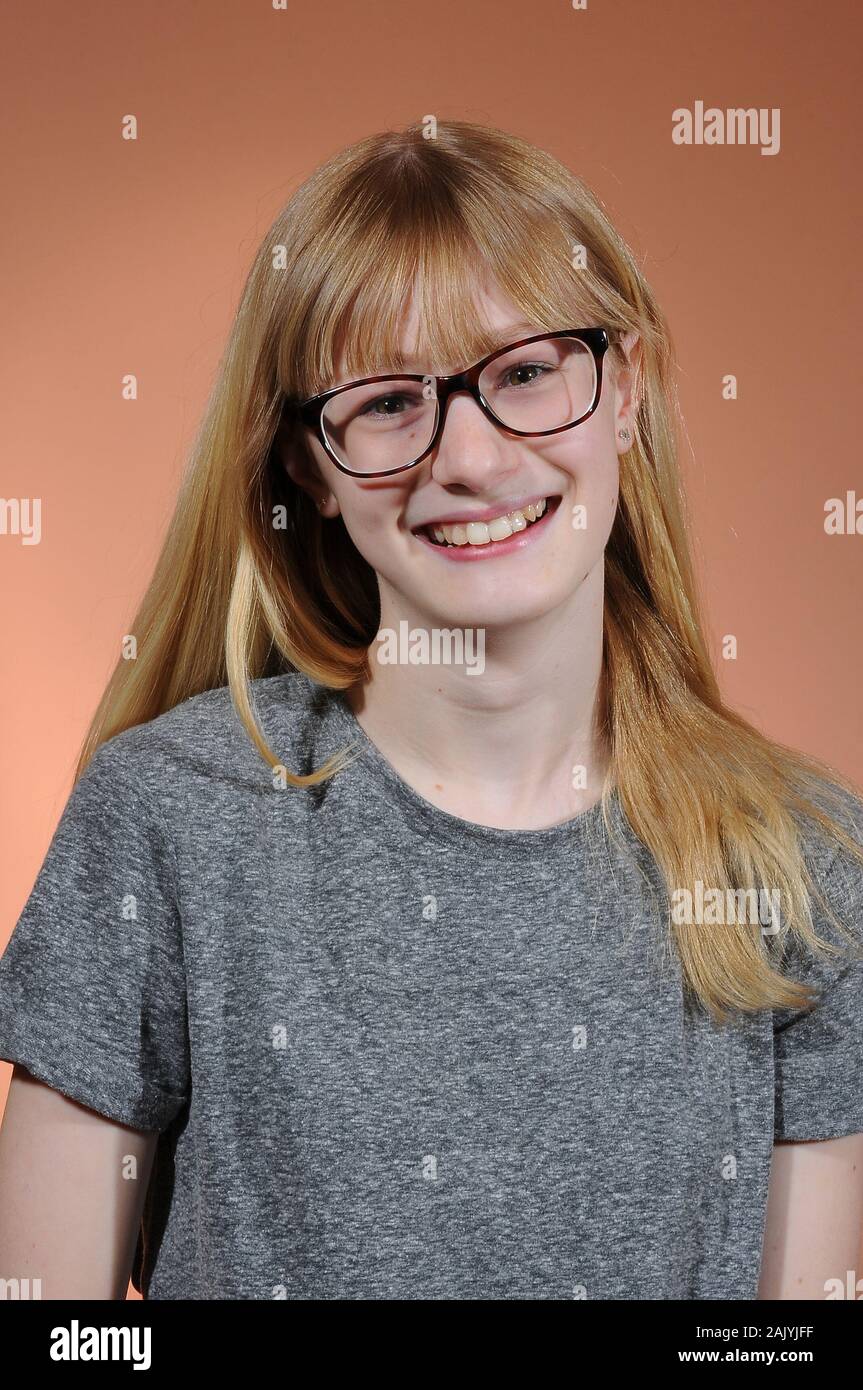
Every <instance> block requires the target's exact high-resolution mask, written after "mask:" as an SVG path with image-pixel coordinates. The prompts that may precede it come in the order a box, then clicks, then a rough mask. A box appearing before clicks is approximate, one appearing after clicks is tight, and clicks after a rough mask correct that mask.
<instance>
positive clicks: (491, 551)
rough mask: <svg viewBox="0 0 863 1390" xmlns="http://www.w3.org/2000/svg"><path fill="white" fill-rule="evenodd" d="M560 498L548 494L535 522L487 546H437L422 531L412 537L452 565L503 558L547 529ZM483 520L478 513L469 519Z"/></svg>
mask: <svg viewBox="0 0 863 1390" xmlns="http://www.w3.org/2000/svg"><path fill="white" fill-rule="evenodd" d="M532 500H535V501H537V502H541V501H542V497H537V498H535V499H532ZM561 500H562V499H561V498H560V497H549V500H548V506H547V507H546V509H545V511H544V512H543V514H542V516H541V517H540V518H539V520H538V521H533V522H531V524H530V525H529V526H528V527H527V528H526V529H525V530H524V531H514V532H513V534H512V535H511V536H507V537H506V539H505V540H502V541H489V543H488V545H437V544H436V543H435V542H434V541H433V540H430V539H429V537H428V536H426V535H425V534H424V532H423V531H415V532H414V533H413V535H414V539H415V540H418V541H419V542H420V543H421V544H422V545H425V546H428V548H429V550H433V551H434V552H435V554H436V555H440V556H441V557H442V559H444V560H452V561H453V562H454V563H456V564H464V563H465V562H467V563H469V564H470V563H473V562H474V561H477V560H493V559H494V558H495V557H496V556H500V557H501V558H503V556H505V555H511V554H513V553H514V552H515V551H516V550H524V548H525V547H526V546H529V545H532V544H533V542H534V541H535V540H537V539H538V538H539V536H541V535H542V534H543V532H544V531H546V530H547V529H548V523H549V522H550V520H551V518H552V517H553V516H554V515H555V513H556V512H557V510H558V508H559V506H560V503H561ZM523 505H525V506H526V505H527V503H524V504H523ZM509 510H510V511H513V510H515V508H512V507H511V508H510V509H509ZM500 515H501V513H500V512H491V513H489V517H490V518H493V517H496V516H500ZM485 519H486V518H485V516H484V515H483V514H482V513H477V514H475V515H474V516H473V517H471V518H470V520H472V521H483V520H485ZM443 524H444V525H445V526H446V525H449V524H450V523H449V522H444V523H443ZM451 524H452V525H455V524H456V523H455V522H453V523H451ZM462 524H464V523H462ZM535 533H536V534H535Z"/></svg>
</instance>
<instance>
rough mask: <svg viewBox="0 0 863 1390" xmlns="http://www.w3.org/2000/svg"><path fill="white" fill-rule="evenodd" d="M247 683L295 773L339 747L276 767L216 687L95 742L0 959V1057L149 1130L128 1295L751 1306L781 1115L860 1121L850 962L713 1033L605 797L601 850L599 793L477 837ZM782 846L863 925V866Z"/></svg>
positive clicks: (271, 692) (296, 697) (315, 702)
mask: <svg viewBox="0 0 863 1390" xmlns="http://www.w3.org/2000/svg"><path fill="white" fill-rule="evenodd" d="M253 693H254V699H255V703H256V708H257V711H258V714H259V717H260V719H261V721H262V723H263V726H264V728H265V730H266V732H267V734H268V736H269V738H270V741H271V744H272V746H273V747H274V749H275V750H276V751H278V752H279V754H280V756H282V757H283V758H284V761H285V763H286V765H288V766H290V767H293V768H300V769H301V770H303V771H309V770H311V769H312V767H314V766H318V765H319V764H320V763H321V762H322V761H323V759H324V757H325V756H326V755H327V754H329V753H331V752H333V751H334V750H336V749H337V748H340V747H342V746H344V744H345V743H346V742H347V741H348V740H349V739H351V738H354V739H357V740H359V743H360V746H361V747H362V749H363V756H362V758H361V759H360V760H359V761H358V762H356V763H355V764H354V765H353V766H352V767H351V768H350V769H349V770H348V771H347V772H345V773H342V774H339V775H338V776H337V778H336V779H335V781H331V782H329V783H327V784H325V785H324V787H323V788H321V789H318V790H311V791H305V790H294V789H291V788H290V787H289V788H287V789H281V788H278V787H274V786H273V782H272V777H271V774H270V771H269V769H268V768H267V767H266V765H265V764H264V762H263V760H262V759H260V757H259V755H258V754H257V752H256V751H255V750H254V748H253V747H252V745H251V744H250V743H249V741H248V739H247V737H246V735H245V732H244V731H243V729H242V726H241V724H240V723H239V720H238V719H237V717H236V715H235V713H234V710H233V708H232V705H231V701H230V698H229V694H228V691H227V690H217V691H210V692H207V693H205V694H203V695H199V696H196V697H194V698H192V699H190V700H187V701H186V702H185V703H184V704H182V705H180V706H179V707H178V708H176V709H174V710H172V711H170V712H169V713H168V714H166V715H163V716H162V717H161V718H159V719H156V720H154V721H152V722H151V723H149V724H144V725H139V726H138V727H137V728H135V729H131V730H128V731H126V732H125V733H123V734H120V735H118V736H117V737H115V738H113V739H111V740H110V741H109V742H108V743H107V744H105V745H103V746H102V747H101V748H100V749H99V751H98V753H97V755H96V757H95V759H94V761H93V762H92V763H91V764H90V766H89V767H88V769H87V772H86V774H85V776H84V778H83V779H82V780H81V781H80V782H79V784H78V785H77V786H76V787H75V789H74V791H73V793H72V795H71V797H70V799H69V802H68V803H67V806H66V808H65V811H64V813H63V816H62V819H61V821H60V824H59V826H58V828H57V831H56V833H55V836H54V838H53V840H52V843H51V846H50V849H49V851H48V854H47V857H46V859H45V862H44V865H43V867H42V869H41V872H40V874H39V877H38V879H37V882H36V885H35V887H34V889H33V892H32V894H31V896H30V898H29V900H28V901H27V904H26V906H25V909H24V912H23V914H22V916H21V918H20V920H19V922H18V925H17V928H16V930H15V932H14V934H13V936H12V939H11V942H10V945H9V947H8V949H7V951H6V953H5V955H4V956H3V959H2V962H0V1056H2V1057H3V1058H5V1059H7V1060H10V1061H11V1060H14V1061H20V1062H22V1063H23V1064H24V1065H26V1066H27V1067H29V1068H30V1070H31V1071H32V1072H34V1073H35V1074H36V1076H38V1077H41V1078H42V1079H44V1080H46V1081H48V1082H49V1083H50V1084H51V1085H52V1086H54V1087H56V1088H57V1089H58V1090H60V1091H62V1092H64V1093H66V1094H68V1095H70V1096H73V1097H75V1098H76V1099H77V1100H79V1101H82V1102H83V1103H84V1104H85V1105H88V1106H90V1107H92V1108H93V1109H95V1110H97V1111H99V1112H101V1113H103V1114H105V1115H109V1116H112V1117H114V1118H115V1119H117V1120H121V1121H124V1122H125V1123H127V1124H130V1125H134V1126H136V1127H139V1128H152V1129H158V1130H160V1131H161V1135H160V1139H159V1147H158V1154H157V1163H156V1168H155V1170H154V1176H153V1179H152V1181H151V1183H150V1188H149V1192H148V1201H147V1208H146V1213H145V1218H144V1223H143V1226H142V1239H141V1241H139V1246H138V1251H137V1257H136V1283H138V1284H139V1287H143V1291H144V1292H145V1294H146V1295H147V1296H148V1297H150V1298H152V1299H177V1298H195V1299H205V1298H242V1299H272V1298H279V1297H287V1298H298V1299H317V1298H324V1299H326V1298H337V1297H344V1298H357V1299H381V1298H408V1299H439V1298H458V1299H474V1298H505V1299H527V1298H565V1299H569V1298H582V1297H586V1298H589V1299H603V1298H608V1299H623V1298H637V1299H671V1298H682V1299H744V1298H751V1297H754V1296H755V1293H756V1289H757V1283H758V1271H759V1262H760V1247H761V1240H762V1234H763V1225H764V1216H765V1203H766V1197H767V1184H768V1176H769V1168H770V1160H771V1149H772V1144H773V1140H774V1132H775V1133H776V1135H777V1136H778V1137H788V1138H811V1139H817V1138H829V1137H834V1136H837V1135H843V1134H849V1133H855V1132H858V1131H863V1078H861V1055H863V989H861V984H863V967H861V965H860V963H859V962H854V963H848V962H847V961H841V960H840V961H839V962H838V963H834V961H832V960H831V961H829V962H828V963H827V965H826V966H825V965H823V964H819V965H817V966H816V965H815V964H814V962H811V961H809V960H807V959H805V958H803V957H801V958H800V963H799V969H798V976H800V977H802V976H804V975H805V977H806V978H808V979H811V980H814V981H815V982H818V983H820V984H821V985H823V986H824V987H825V990H824V994H823V996H822V1001H821V1003H820V1004H819V1005H818V1007H817V1008H816V1009H815V1010H814V1011H813V1012H810V1014H809V1015H808V1016H799V1015H793V1014H790V1013H785V1014H781V1015H780V1014H775V1015H771V1014H770V1013H762V1014H760V1015H757V1016H755V1017H751V1016H750V1017H748V1018H747V1017H740V1018H737V1019H735V1021H734V1023H733V1024H731V1025H729V1026H727V1027H725V1028H722V1029H720V1028H718V1027H717V1026H716V1025H714V1024H713V1023H712V1022H711V1021H710V1020H709V1019H708V1018H707V1017H706V1016H705V1015H704V1014H702V1013H699V1012H697V1011H693V1010H691V1009H686V1008H684V1004H683V1000H682V995H681V988H680V974H679V968H678V966H677V963H676V957H675V955H674V953H673V952H672V951H668V950H665V949H664V948H663V942H664V941H665V937H664V935H663V930H662V929H661V928H660V926H659V918H658V913H657V912H656V910H655V909H656V902H655V901H654V900H653V899H652V896H651V893H652V889H653V890H655V891H656V892H657V893H661V879H660V877H659V873H658V869H657V868H656V865H655V864H654V862H653V860H652V858H651V856H650V855H649V854H648V853H647V851H646V849H645V847H644V846H643V845H642V844H641V843H640V842H639V841H638V840H637V839H636V837H635V835H634V834H633V832H632V829H631V827H630V826H629V824H628V822H627V821H626V819H625V817H624V816H623V813H622V810H621V807H620V804H619V802H618V801H617V800H616V799H615V801H614V804H613V817H612V822H613V824H612V829H613V832H614V833H613V835H612V836H611V837H609V836H608V833H607V831H606V829H605V827H604V825H603V821H602V816H601V812H600V809H599V808H594V809H593V810H591V811H588V812H586V813H585V814H583V815H581V816H578V817H576V818H575V819H574V820H572V821H570V822H568V823H567V824H565V825H560V826H555V827H552V828H551V829H547V830H538V831H508V830H498V829H492V828H488V827H482V826H477V825H473V824H471V823H469V822H466V821H463V820H460V819H459V818H457V817H454V816H451V815H449V814H447V813H446V812H443V811H440V810H438V809H437V808H435V807H434V806H432V805H430V804H429V803H428V802H426V801H425V800H424V799H423V798H422V797H420V796H419V795H418V794H417V793H415V792H414V791H413V790H412V789H411V788H410V787H409V786H407V784H406V783H404V782H403V781H402V780H401V778H400V777H399V776H398V775H397V774H396V773H395V772H394V770H393V769H392V768H391V767H390V765H389V764H388V763H387V762H386V760H385V759H384V758H383V756H382V755H381V754H380V753H379V752H378V751H377V749H376V748H375V747H374V745H373V744H372V743H371V742H370V741H369V740H368V738H367V737H366V735H365V734H364V733H363V731H362V729H361V728H360V726H359V725H358V724H357V723H356V720H355V719H354V717H353V715H352V714H351V712H350V709H349V708H348V707H347V705H346V704H345V703H344V702H343V700H342V699H341V697H339V696H333V695H332V694H330V693H329V692H327V691H324V690H323V689H322V688H321V687H320V686H316V685H315V684H313V683H312V682H311V681H309V680H307V679H306V677H304V676H299V675H285V676H279V677H274V678H271V679H266V680H259V681H256V682H255V683H254V685H253ZM846 806H847V813H848V823H849V825H852V826H853V827H855V832H856V834H857V835H858V836H859V837H863V803H861V802H860V801H857V800H856V799H854V800H849V801H848V802H847V803H846ZM807 843H809V844H810V846H811V851H812V855H813V859H812V862H813V863H814V865H815V867H816V868H817V869H819V870H820V872H821V873H822V874H823V875H825V883H826V884H827V886H828V889H829V892H830V895H831V898H832V899H833V901H835V903H836V906H837V908H839V909H840V910H841V911H842V912H847V913H849V915H850V916H851V917H852V920H853V921H854V922H855V923H856V924H857V925H858V926H859V924H860V923H861V921H863V875H861V873H860V871H859V869H858V868H857V867H856V866H855V865H854V863H853V860H851V859H850V858H847V857H846V856H845V854H844V851H843V853H842V854H840V855H836V854H835V853H834V852H833V851H832V850H827V849H826V848H825V847H824V846H823V845H820V844H819V842H818V841H817V840H815V839H811V841H807ZM817 920H818V923H819V927H820V930H821V932H822V933H823V934H826V935H828V936H832V934H833V929H832V928H831V927H830V926H829V924H828V923H826V921H825V919H824V918H823V916H821V915H820V914H819V916H818V918H817ZM702 929H704V928H702ZM714 929H715V930H722V928H714ZM861 936H863V933H861ZM774 1098H775V1109H774ZM7 1273H8V1272H7V1271H4V1270H0V1275H4V1274H7Z"/></svg>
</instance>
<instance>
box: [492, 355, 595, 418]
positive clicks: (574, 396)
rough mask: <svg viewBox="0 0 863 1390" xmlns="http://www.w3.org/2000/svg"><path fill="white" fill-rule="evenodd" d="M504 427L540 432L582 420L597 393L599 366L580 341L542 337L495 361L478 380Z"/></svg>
mask: <svg viewBox="0 0 863 1390" xmlns="http://www.w3.org/2000/svg"><path fill="white" fill-rule="evenodd" d="M479 387H480V390H481V391H482V394H483V399H484V400H485V401H486V402H487V403H488V405H489V406H490V407H491V409H492V411H493V412H494V414H495V415H496V416H497V418H498V420H499V421H500V422H501V424H502V425H506V426H508V427H509V428H510V429H513V430H525V431H527V432H533V431H535V432H536V433H538V434H539V433H541V432H542V431H543V430H554V429H559V428H560V427H561V426H562V425H571V424H574V422H575V421H576V420H580V419H582V417H583V416H585V415H586V414H587V413H588V411H589V410H590V408H591V406H592V405H593V398H594V395H595V393H596V362H595V361H594V357H593V353H592V352H591V351H590V348H589V347H587V345H586V344H585V343H583V342H582V341H581V339H580V338H543V339H542V340H541V341H539V342H536V343H527V344H526V345H525V346H524V347H519V348H513V350H512V351H511V352H507V353H504V355H503V356H502V357H496V358H495V360H494V361H493V362H490V363H489V365H488V366H487V367H486V368H485V369H484V371H483V372H482V375H481V376H480V379H479Z"/></svg>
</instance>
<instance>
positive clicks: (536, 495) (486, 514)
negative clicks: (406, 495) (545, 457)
mask: <svg viewBox="0 0 863 1390" xmlns="http://www.w3.org/2000/svg"><path fill="white" fill-rule="evenodd" d="M550 496H551V494H549V493H547V492H533V493H531V494H530V496H529V497H520V498H514V499H512V500H510V501H505V500H504V499H503V498H502V499H501V501H500V502H497V503H494V504H493V505H492V506H490V507H483V508H482V509H481V510H480V511H478V512H475V511H470V512H447V514H446V516H436V517H433V518H432V519H431V520H429V521H421V522H420V524H419V526H413V527H411V530H412V531H413V534H414V535H417V533H418V532H419V531H424V530H425V528H426V527H427V526H466V525H467V523H468V522H469V521H494V519H495V517H496V516H506V515H507V513H508V512H520V511H522V510H523V509H524V508H525V507H529V506H530V505H531V504H532V503H534V502H542V501H544V499H545V498H546V497H550Z"/></svg>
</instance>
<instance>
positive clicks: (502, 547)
mask: <svg viewBox="0 0 863 1390" xmlns="http://www.w3.org/2000/svg"><path fill="white" fill-rule="evenodd" d="M480 302H481V305H482V310H483V312H484V313H485V315H486V317H487V319H488V322H489V323H490V324H491V325H492V326H493V327H494V328H496V329H502V328H503V327H504V326H505V325H507V324H514V323H519V322H521V321H522V319H523V315H522V314H521V313H520V312H519V311H518V309H517V308H516V306H515V305H513V304H512V303H510V302H509V301H508V300H507V299H506V298H503V297H501V296H500V295H499V294H498V293H497V292H496V291H495V289H494V288H493V287H489V288H488V289H487V290H486V291H485V293H484V294H483V295H482V298H481V301H480ZM583 326H584V327H589V326H591V325H588V324H585V325H583ZM539 332H542V328H541V327H531V326H530V325H528V326H526V327H524V328H523V329H521V330H519V329H516V330H515V331H513V332H512V333H511V334H510V335H509V337H508V340H509V341H515V340H517V339H519V338H523V337H529V336H530V335H531V334H532V333H539ZM416 333H417V319H416V316H415V309H414V307H413V306H412V307H411V310H410V313H409V315H408V316H407V318H406V323H405V341H404V344H403V346H404V348H405V351H406V352H408V353H413V352H414V350H415V341H416ZM634 346H635V335H634V334H630V335H628V336H627V338H625V339H624V348H625V350H626V353H627V358H628V361H629V362H630V363H632V361H633V351H634ZM469 365H470V364H469V363H467V362H462V363H455V364H449V365H447V366H445V367H441V368H438V370H439V371H440V372H441V374H450V373H454V372H456V371H459V370H462V369H463V368H464V367H466V366H469ZM341 366H342V364H339V368H340V371H341ZM381 370H382V371H383V370H384V369H383V368H382V369H381ZM417 370H422V369H417ZM427 371H428V372H429V374H431V372H432V371H433V368H432V366H431V365H429V367H428V368H427ZM602 377H603V380H602V393H601V396H600V401H599V405H598V406H597V408H596V410H595V411H594V413H593V414H592V415H591V416H589V417H588V418H587V419H586V420H585V421H583V423H582V424H580V425H576V426H575V427H574V428H573V429H570V430H563V431H562V432H561V433H560V434H556V435H547V436H545V437H542V436H539V437H520V436H517V435H512V434H508V433H507V432H506V431H505V430H503V429H502V428H500V427H499V426H497V425H496V424H495V423H494V422H493V421H491V420H490V419H488V418H487V416H485V415H484V414H483V412H482V411H481V410H480V408H479V406H478V405H477V404H476V402H475V401H474V400H473V399H472V398H471V397H470V395H468V394H467V393H460V394H456V395H454V396H452V397H451V398H450V401H449V406H448V410H447V414H446V420H445V424H444V428H443V432H442V434H441V436H440V439H439V441H438V443H437V445H436V447H435V449H434V450H433V451H432V453H430V454H428V455H427V456H426V458H425V459H423V461H422V462H421V463H419V464H417V465H416V466H415V467H413V468H410V469H408V470H406V471H405V472H403V473H396V474H394V475H393V476H391V477H387V478H355V477H349V476H348V475H347V474H345V473H342V472H341V471H340V470H339V469H338V468H337V467H336V465H335V464H334V463H333V461H332V459H331V458H330V457H329V455H328V454H327V452H326V450H325V449H324V448H323V446H322V445H321V444H320V443H319V442H318V441H317V440H316V439H315V438H314V437H313V435H312V433H311V432H310V431H308V430H307V431H305V439H306V445H307V451H308V457H304V456H303V452H302V451H297V452H296V454H295V455H293V456H291V457H289V458H287V459H286V460H285V466H286V467H287V470H288V472H289V474H290V476H291V477H292V478H293V480H294V482H295V483H297V484H298V485H299V486H301V487H303V488H305V489H306V491H307V492H308V493H309V495H310V496H311V497H312V499H313V500H314V502H315V504H316V506H317V505H318V504H319V503H320V501H321V499H322V498H323V497H324V496H325V495H326V498H327V501H326V505H325V506H324V507H323V508H322V509H321V515H322V517H324V518H325V519H326V518H331V517H335V516H337V515H338V514H339V513H341V516H342V518H343V520H344V524H345V527H346V528H347V531H348V533H349V535H350V537H351V539H352V541H353V543H354V545H355V546H356V547H357V550H359V552H360V554H361V555H362V556H363V557H364V559H365V560H366V561H367V562H368V563H369V564H370V565H371V566H372V568H373V569H374V570H375V571H376V573H377V576H378V583H379V586H380V594H381V625H382V626H394V625H395V624H396V623H397V622H398V621H399V620H400V619H402V618H406V619H408V620H409V621H410V622H412V623H413V624H415V625H422V626H426V627H452V626H461V627H484V628H486V629H492V628H495V627H504V626H511V625H514V624H519V623H524V622H526V621H530V620H532V619H537V618H539V617H542V616H544V615H546V614H549V613H551V612H552V611H553V610H557V609H560V610H562V611H563V612H565V610H566V608H567V606H568V605H571V604H572V602H573V601H574V598H575V595H576V593H577V591H578V589H579V587H580V586H581V584H582V583H583V582H584V581H585V579H586V578H587V577H588V575H590V574H591V572H592V571H594V570H595V568H596V567H597V566H598V565H601V563H602V557H603V552H604V550H605V546H606V543H607V541H608V537H609V534H610V531H611V527H612V523H613V521H614V514H615V510H616V506H617V493H618V457H619V455H620V454H621V453H623V452H624V451H625V450H626V449H627V448H628V447H629V445H630V443H631V440H632V438H633V419H634V414H635V409H634V406H635V402H634V400H633V398H632V385H633V372H632V370H631V369H627V368H622V369H620V370H617V369H616V368H615V363H614V359H613V358H612V355H611V352H610V351H609V352H606V354H605V358H604V360H603V373H602ZM349 379H350V378H349V377H348V376H346V375H343V374H340V375H339V376H338V377H337V379H336V380H335V381H333V382H332V383H331V384H332V385H333V386H339V385H342V384H343V383H345V382H347V381H348V380H349ZM621 429H628V430H629V432H630V436H629V441H624V440H621V438H620V435H619V433H618V432H619V431H620V430H621ZM543 500H544V501H545V510H544V512H543V513H542V514H541V515H540V516H539V517H538V519H537V520H535V521H531V520H530V514H529V513H528V514H526V515H524V522H525V524H524V526H520V518H518V517H516V518H515V519H514V520H513V519H512V518H510V522H509V524H510V527H514V528H515V529H514V530H513V534H512V535H511V536H509V537H507V538H501V539H489V540H488V542H487V543H485V544H475V545H473V544H460V545H446V546H443V545H440V544H435V541H434V539H433V538H432V535H431V533H430V532H429V530H427V528H429V527H430V526H431V525H432V524H433V523H438V530H439V527H440V525H441V524H444V525H447V526H449V525H450V524H459V525H461V526H463V527H464V528H465V530H464V531H463V532H455V533H453V532H449V536H450V538H451V537H453V536H455V537H456V538H458V539H460V538H461V537H462V536H467V537H469V538H470V539H472V540H477V541H480V540H482V539H483V538H484V535H486V534H490V536H491V537H496V536H500V535H501V532H502V531H505V530H506V526H503V527H501V526H494V524H493V521H492V518H495V517H501V516H506V515H507V514H508V513H511V512H513V511H518V510H521V509H523V507H524V505H525V504H530V503H534V502H541V501H543ZM480 522H484V523H485V525H486V526H487V527H489V528H490V532H489V533H486V532H485V531H484V530H483V527H482V526H481V525H480V526H478V525H477V523H480ZM324 524H326V520H325V521H324ZM468 526H470V527H471V529H470V530H468V529H467V527H468Z"/></svg>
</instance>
